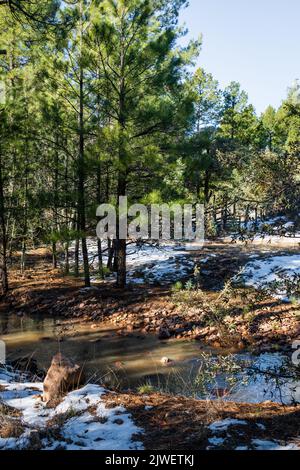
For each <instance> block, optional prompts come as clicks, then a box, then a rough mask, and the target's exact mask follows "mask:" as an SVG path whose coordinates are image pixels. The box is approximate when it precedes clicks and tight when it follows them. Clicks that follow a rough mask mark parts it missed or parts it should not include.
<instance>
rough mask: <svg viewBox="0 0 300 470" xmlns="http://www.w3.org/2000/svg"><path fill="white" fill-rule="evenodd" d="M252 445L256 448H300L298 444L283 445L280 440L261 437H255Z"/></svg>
mask: <svg viewBox="0 0 300 470" xmlns="http://www.w3.org/2000/svg"><path fill="white" fill-rule="evenodd" d="M252 445H253V446H254V447H255V450H300V448H299V447H298V446H297V445H296V444H287V445H285V446H282V445H280V443H278V442H275V441H265V440H261V439H253V440H252Z"/></svg>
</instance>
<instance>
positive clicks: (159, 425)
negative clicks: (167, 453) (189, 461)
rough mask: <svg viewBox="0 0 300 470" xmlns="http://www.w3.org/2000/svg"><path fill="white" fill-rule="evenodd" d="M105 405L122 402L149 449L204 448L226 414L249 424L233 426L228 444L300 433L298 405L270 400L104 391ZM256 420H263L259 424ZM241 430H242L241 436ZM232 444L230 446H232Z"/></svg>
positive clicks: (287, 436) (239, 443)
mask: <svg viewBox="0 0 300 470" xmlns="http://www.w3.org/2000/svg"><path fill="white" fill-rule="evenodd" d="M104 400H105V401H106V406H108V407H111V406H116V405H123V406H125V408H126V409H127V410H128V411H129V412H130V413H132V416H133V419H134V421H135V422H136V424H137V425H138V426H141V427H142V428H144V429H145V431H146V432H145V433H144V434H143V435H141V436H138V438H139V440H142V441H143V443H144V446H145V448H146V449H149V450H169V449H173V450H175V449H176V450H186V449H189V450H191V449H195V450H201V449H206V447H207V443H208V437H209V435H210V431H209V429H208V426H209V424H211V423H213V422H215V421H218V420H223V419H226V418H232V419H238V420H246V421H247V423H248V425H247V426H243V427H242V429H239V427H238V426H237V427H236V429H235V428H234V429H233V430H232V438H231V441H230V448H233V449H234V448H235V446H236V445H244V444H245V445H248V446H249V447H251V440H252V439H253V438H260V439H265V440H270V439H271V440H272V439H275V440H280V441H281V440H285V439H287V440H290V441H292V440H294V439H297V438H298V439H299V435H300V406H298V407H284V406H281V405H278V404H275V403H272V402H265V403H261V404H245V403H231V402H225V401H223V400H221V399H220V400H216V401H200V400H194V399H190V398H184V397H171V396H168V395H162V394H157V393H154V394H149V395H142V396H141V395H135V394H131V393H130V394H126V393H124V394H113V395H112V394H107V395H105V396H104ZM257 423H259V424H263V425H264V428H263V429H262V428H259V427H258V426H257ZM240 431H243V433H244V434H243V437H242V438H241V435H240ZM231 446H232V447H231Z"/></svg>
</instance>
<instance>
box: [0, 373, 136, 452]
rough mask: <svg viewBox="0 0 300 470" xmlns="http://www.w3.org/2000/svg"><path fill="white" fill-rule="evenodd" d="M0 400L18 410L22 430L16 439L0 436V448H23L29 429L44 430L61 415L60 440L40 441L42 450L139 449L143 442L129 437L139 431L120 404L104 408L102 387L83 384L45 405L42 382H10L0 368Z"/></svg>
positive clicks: (8, 375)
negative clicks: (52, 403)
mask: <svg viewBox="0 0 300 470" xmlns="http://www.w3.org/2000/svg"><path fill="white" fill-rule="evenodd" d="M0 383H1V385H2V386H3V387H4V388H5V389H4V390H1V392H0V401H1V402H2V403H5V404H7V405H9V406H12V407H14V408H16V409H18V410H20V411H21V412H22V416H21V421H22V424H23V425H24V427H25V432H24V433H23V434H22V436H21V437H19V438H8V439H0V449H1V450H3V449H26V448H28V446H29V445H30V434H31V432H33V431H36V430H37V431H43V430H46V429H47V423H48V421H49V420H50V419H53V418H55V417H59V416H62V415H65V418H64V420H63V423H62V425H61V426H60V428H59V429H58V431H59V432H60V436H61V438H60V439H55V438H54V437H51V435H50V434H49V433H48V437H46V438H44V439H43V440H42V448H43V449H65V450H139V449H142V448H143V445H142V443H141V442H139V441H138V440H135V439H133V437H134V436H135V435H138V434H141V433H142V432H143V430H142V429H141V428H138V427H137V426H136V425H135V424H134V422H133V421H132V418H131V415H130V414H129V413H128V412H127V411H126V410H125V409H124V408H123V407H122V406H115V407H114V408H106V406H105V402H104V401H103V399H102V398H101V397H102V395H103V394H104V393H106V391H105V389H103V388H101V387H99V386H98V385H86V386H85V387H83V388H81V389H80V390H76V391H74V392H71V393H69V394H68V395H67V396H66V397H65V398H64V399H63V401H62V402H61V403H60V404H59V405H58V406H56V407H55V408H47V407H46V405H45V404H44V403H43V402H42V400H41V393H42V384H40V383H39V384H36V383H12V374H9V373H8V374H6V372H5V371H1V374H0Z"/></svg>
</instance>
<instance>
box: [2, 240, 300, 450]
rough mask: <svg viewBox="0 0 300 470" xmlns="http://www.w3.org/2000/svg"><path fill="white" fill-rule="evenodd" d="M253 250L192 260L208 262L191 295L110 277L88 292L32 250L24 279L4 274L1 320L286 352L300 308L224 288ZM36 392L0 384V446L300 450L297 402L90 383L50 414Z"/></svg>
mask: <svg viewBox="0 0 300 470" xmlns="http://www.w3.org/2000/svg"><path fill="white" fill-rule="evenodd" d="M286 253H289V254H293V253H294V252H293V250H291V249H288V252H287V251H286V249H285V250H282V248H278V250H277V251H276V255H283V254H286ZM256 254H257V251H256V248H255V247H252V248H249V247H244V246H242V245H232V244H229V243H224V244H222V243H220V244H218V245H217V246H213V245H210V246H208V247H206V248H204V249H202V250H201V251H200V250H199V251H194V252H193V254H192V256H193V259H194V260H195V262H197V261H199V262H201V260H202V261H203V260H204V259H205V265H204V267H203V268H202V269H201V271H200V273H201V275H200V276H199V278H198V288H197V289H192V290H188V289H179V290H178V289H174V287H173V286H172V285H165V286H162V285H160V286H159V285H156V286H155V285H152V286H146V285H142V284H141V285H140V284H139V285H132V286H130V287H128V288H127V289H126V290H124V291H121V290H118V289H116V288H115V287H113V284H112V281H105V282H102V283H100V284H99V283H97V284H95V285H94V286H93V287H91V288H84V287H83V282H82V280H80V279H75V278H74V277H73V276H64V275H63V274H62V273H61V271H60V270H58V269H57V270H53V269H52V267H51V256H50V254H49V253H48V252H47V251H46V250H45V249H38V250H34V251H32V252H30V253H28V257H27V264H28V267H27V270H26V272H25V274H24V275H20V272H19V269H18V266H17V264H16V265H14V266H12V269H10V285H11V291H10V292H9V295H8V296H7V298H6V300H5V302H4V301H2V302H1V303H0V314H9V315H10V314H12V315H14V314H15V315H17V316H19V317H20V318H22V317H25V316H27V315H28V316H34V315H45V317H46V316H47V317H49V316H53V317H56V318H57V319H58V320H59V323H60V324H61V325H62V326H64V325H66V326H68V325H74V327H75V330H76V325H77V324H81V323H85V324H88V325H90V327H91V329H93V328H96V327H97V326H99V325H101V323H103V322H112V323H113V324H114V326H115V327H117V334H118V335H121V336H130V335H133V334H136V333H137V332H139V333H141V334H143V335H147V334H156V335H157V336H158V337H159V338H160V339H162V340H168V339H169V338H178V339H185V338H186V339H191V340H192V339H196V340H199V341H200V343H201V344H207V345H209V346H212V347H213V348H215V349H218V348H219V349H220V351H222V350H224V349H226V350H228V349H229V348H230V349H231V350H233V351H247V350H250V351H251V352H253V351H254V352H257V353H260V352H265V351H272V352H273V351H276V352H277V351H285V350H290V348H291V345H292V342H293V341H294V340H295V339H299V336H300V335H299V333H300V329H299V323H300V322H299V304H298V303H295V302H289V303H288V302H286V301H282V300H281V299H278V298H274V297H271V296H270V295H268V294H263V293H262V292H261V291H259V290H257V289H255V288H253V287H246V288H245V287H241V286H239V285H237V286H232V285H231V283H229V285H227V281H228V280H229V279H232V277H234V276H236V275H237V274H238V273H239V271H240V267H241V265H243V264H245V263H248V262H249V259H251V257H252V258H253V256H256ZM267 255H268V253H266V256H267ZM262 256H263V255H262ZM16 261H17V258H16ZM224 285H225V288H224ZM0 372H1V370H0ZM0 375H1V374H0ZM0 379H1V377H0ZM41 391H42V383H40V382H39V383H34V384H30V383H20V380H16V381H12V380H11V379H10V380H6V378H5V377H4V380H2V381H1V380H0V424H1V426H0V428H1V430H2V431H3V433H4V434H3V435H0V448H13V449H16V448H30V449H32V448H34V449H39V448H47V449H83V448H88V449H108V448H114V449H118V448H120V449H121V448H122V449H141V448H145V449H151V450H152V449H157V450H160V449H164V450H171V449H176V450H180V449H190V450H201V449H235V450H265V449H268V450H271V449H272V450H279V449H299V446H300V443H299V435H300V429H299V417H300V407H299V406H282V405H280V404H277V403H274V402H270V401H268V402H263V403H253V404H251V403H235V402H234V403H233V402H228V401H226V400H224V399H220V398H219V399H216V400H214V401H209V400H206V401H203V400H194V399H192V398H185V397H182V396H169V395H165V394H162V393H150V392H149V394H142V393H137V392H136V393H133V392H132V393H131V392H122V391H121V392H120V391H118V392H109V391H107V390H105V389H103V388H102V387H99V386H98V385H86V386H85V387H84V388H83V389H80V390H78V391H75V392H71V393H70V394H68V395H67V396H66V397H65V398H64V399H63V401H62V402H61V403H58V404H56V405H55V406H54V407H53V408H49V407H47V406H46V405H44V404H43V403H42V402H41V398H40V396H41ZM1 420H2V421H1ZM2 431H1V432H2ZM118 446H119V447H118Z"/></svg>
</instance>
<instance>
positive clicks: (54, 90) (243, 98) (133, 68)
mask: <svg viewBox="0 0 300 470" xmlns="http://www.w3.org/2000/svg"><path fill="white" fill-rule="evenodd" d="M185 7H186V9H187V10H188V9H189V8H190V7H189V6H188V5H187V2H186V1H185V0H126V1H124V0H101V1H100V0H72V1H62V2H59V1H55V0H53V1H52V0H51V1H45V0H34V1H32V2H19V1H8V0H7V1H6V0H4V1H0V97H1V99H0V139H1V140H0V450H3V451H10V450H18V451H22V450H31V451H39V450H47V451H58V450H66V451H67V450H68V451H71V450H76V451H82V450H85V451H88V450H99V451H100V450H101V451H126V450H130V451H131V450H132V451H142V450H149V451H150V450H153V451H176V450H178V451H179V450H180V451H188V450H190V451H193V452H197V451H214V450H228V451H230V450H235V451H266V450H268V451H271V450H274V451H276V450H285V451H292V450H300V425H299V423H300V420H299V417H300V204H299V203H300V159H299V151H300V83H299V82H298V81H297V80H296V81H295V82H294V84H293V85H291V86H290V87H288V85H289V84H288V83H287V84H286V88H287V94H286V96H285V97H284V96H283V97H282V102H281V104H280V106H278V107H276V108H275V107H273V106H271V105H270V106H268V107H267V109H266V110H265V111H263V112H261V113H259V112H257V111H256V109H255V107H254V106H253V105H252V104H251V103H250V100H249V97H248V95H247V93H246V92H245V91H244V90H243V88H242V86H241V85H240V84H239V83H238V82H237V81H232V82H231V83H230V84H229V85H228V86H226V87H223V86H221V85H220V83H219V82H218V81H217V79H216V78H214V76H213V75H212V74H211V73H209V72H208V71H206V70H204V68H202V67H197V63H198V60H200V63H201V48H202V47H203V45H202V43H203V41H202V38H201V36H200V33H201V22H200V25H199V28H200V29H199V38H198V39H192V40H187V38H186V35H187V32H186V30H185V27H184V25H183V24H182V21H181V14H182V10H184V8H185ZM199 58H200V59H199ZM124 198H127V199H126V201H128V207H126V211H127V212H126V213H125V212H124V210H123V209H124V207H123V206H122V201H123V200H124ZM199 208H200V209H201V211H200V209H199ZM154 210H155V211H156V212H155V214H156V215H157V217H156V218H154V215H153V214H154V212H153V211H154ZM178 211H179V212H178ZM178 214H179V215H178ZM199 214H201V220H199ZM111 215H112V217H111V218H109V217H110V216H111ZM148 216H149V217H148ZM188 217H190V218H188ZM124 218H125V219H124ZM124 220H125V221H126V230H125V234H124V228H123V225H122V221H123V222H124ZM145 220H146V222H145ZM111 222H112V228H111V227H110V224H111ZM198 224H200V228H201V230H199V227H198ZM99 226H101V227H102V229H104V228H105V230H106V232H105V233H104V232H101V235H99V233H100V232H99ZM148 229H149V230H148ZM197 230H198V231H197ZM146 232H147V234H148V235H147V236H146ZM167 232H168V233H167ZM178 232H179V234H180V235H179V236H177V234H178ZM202 232H203V233H202ZM154 233H155V234H156V235H155V236H153V234H154ZM199 233H201V234H202V235H203V239H201V237H200V238H199V237H198V234H199ZM166 235H167V236H166ZM188 235H190V237H189V236H188ZM202 235H201V236H202ZM120 455H121V454H120ZM133 455H134V454H133Z"/></svg>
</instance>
